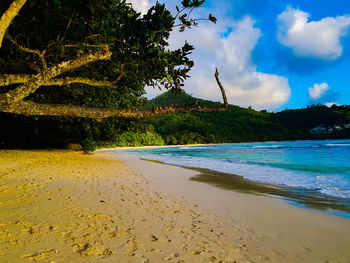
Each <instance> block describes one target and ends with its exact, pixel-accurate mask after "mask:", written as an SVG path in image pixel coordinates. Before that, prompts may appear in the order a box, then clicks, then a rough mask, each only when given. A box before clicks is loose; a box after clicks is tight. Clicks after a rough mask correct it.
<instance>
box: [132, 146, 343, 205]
mask: <svg viewBox="0 0 350 263" xmlns="http://www.w3.org/2000/svg"><path fill="white" fill-rule="evenodd" d="M128 152H134V153H135V152H136V153H137V154H139V155H141V156H142V157H144V158H148V159H153V160H158V161H161V162H164V163H168V164H176V165H181V166H190V167H198V168H207V169H210V170H213V171H218V172H222V173H226V174H234V175H239V176H242V177H243V178H245V179H248V180H252V181H258V182H265V183H269V184H276V185H281V186H287V187H293V188H294V189H295V187H297V188H298V187H299V188H300V189H311V190H313V191H315V192H317V193H320V194H323V195H326V196H330V197H335V198H340V199H349V198H350V140H324V141H294V142H266V143H240V144H221V145H205V146H188V147H187V146H186V147H165V148H154V149H141V150H129V151H128Z"/></svg>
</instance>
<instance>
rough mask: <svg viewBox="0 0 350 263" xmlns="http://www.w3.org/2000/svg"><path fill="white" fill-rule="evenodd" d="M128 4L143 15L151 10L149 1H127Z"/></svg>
mask: <svg viewBox="0 0 350 263" xmlns="http://www.w3.org/2000/svg"><path fill="white" fill-rule="evenodd" d="M126 2H128V3H131V4H132V7H133V8H134V9H135V10H136V11H137V12H141V13H142V14H145V13H147V11H148V9H149V8H150V3H149V1H148V0H127V1H126Z"/></svg>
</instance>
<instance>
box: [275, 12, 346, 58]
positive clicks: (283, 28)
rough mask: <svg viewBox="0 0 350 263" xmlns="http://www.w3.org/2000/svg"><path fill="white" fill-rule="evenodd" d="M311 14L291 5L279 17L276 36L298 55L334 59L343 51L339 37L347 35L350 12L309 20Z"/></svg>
mask: <svg viewBox="0 0 350 263" xmlns="http://www.w3.org/2000/svg"><path fill="white" fill-rule="evenodd" d="M309 18H310V14H309V13H307V12H304V11H302V10H298V9H294V8H291V7H288V8H287V9H286V10H285V11H284V12H283V13H281V14H280V15H279V16H278V18H277V24H278V29H277V39H278V41H279V42H280V43H281V44H283V45H285V46H287V47H289V48H291V49H292V50H293V52H294V53H295V54H296V55H299V56H303V57H314V58H318V59H324V60H334V59H336V58H338V57H340V56H341V55H342V53H343V47H342V45H341V43H340V39H341V37H343V36H346V35H347V33H348V28H349V26H350V16H348V15H345V16H337V17H326V18H323V19H322V20H320V21H309Z"/></svg>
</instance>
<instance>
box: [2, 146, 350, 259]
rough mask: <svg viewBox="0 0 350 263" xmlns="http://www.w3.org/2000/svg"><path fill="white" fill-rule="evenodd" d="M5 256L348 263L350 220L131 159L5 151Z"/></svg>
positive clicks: (3, 173) (185, 172)
mask: <svg viewBox="0 0 350 263" xmlns="http://www.w3.org/2000/svg"><path fill="white" fill-rule="evenodd" d="M0 157H1V158H0V182H1V184H0V259H2V261H5V262H7V261H14V262H33V261H44V262H49V261H52V262H54V261H56V262H86V261H88V262H97V261H101V262H145V263H147V262H220V261H221V262H234V261H236V262H237V263H246V262H247V263H249V262H285V263H289V262H310V263H312V262H326V261H330V262H333V261H335V262H343V263H347V262H348V261H349V260H348V259H349V258H350V251H348V247H349V246H350V220H346V219H343V218H338V217H335V216H331V215H325V214H323V213H317V212H314V211H309V210H305V209H301V208H297V207H293V206H291V205H287V204H284V203H283V202H281V201H280V200H278V199H276V198H271V197H266V196H256V195H251V194H244V193H236V192H229V191H222V190H218V189H216V188H215V187H213V186H210V185H208V184H205V183H198V182H194V181H188V178H190V177H193V176H195V175H197V174H198V172H196V171H193V170H188V169H184V168H181V167H173V166H169V165H166V164H159V163H151V162H145V161H141V160H139V159H138V158H134V157H133V158H131V157H130V156H125V155H122V154H114V153H105V152H98V153H96V154H94V155H85V154H81V153H76V152H69V151H18V150H14V151H0Z"/></svg>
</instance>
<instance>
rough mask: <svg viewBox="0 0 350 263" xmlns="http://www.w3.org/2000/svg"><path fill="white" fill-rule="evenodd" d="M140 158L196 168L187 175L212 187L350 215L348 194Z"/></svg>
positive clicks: (333, 213) (343, 215)
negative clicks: (333, 193) (326, 193)
mask: <svg viewBox="0 0 350 263" xmlns="http://www.w3.org/2000/svg"><path fill="white" fill-rule="evenodd" d="M139 159H140V160H142V161H146V162H154V163H159V164H164V165H170V166H175V167H180V168H183V169H189V170H193V171H196V172H197V174H196V175H195V176H192V177H191V178H189V179H188V180H191V181H196V182H201V183H206V184H210V185H212V186H214V187H217V188H220V189H224V190H228V191H235V192H239V193H246V194H254V195H261V196H270V197H271V196H273V197H275V198H279V199H281V200H282V201H284V202H285V203H292V204H293V205H295V206H298V207H304V208H305V209H314V210H316V211H321V212H324V213H327V214H331V215H336V216H340V217H343V218H350V199H349V198H337V197H334V196H330V195H325V194H322V193H319V192H317V191H316V190H313V189H307V188H302V187H291V186H286V185H278V184H271V183H265V182H260V181H254V180H250V179H246V178H244V177H243V176H241V175H236V174H229V173H223V172H218V171H215V170H210V169H206V168H199V167H192V166H181V165H176V164H168V163H164V162H161V161H157V160H151V159H144V158H139ZM344 202H346V203H344Z"/></svg>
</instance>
